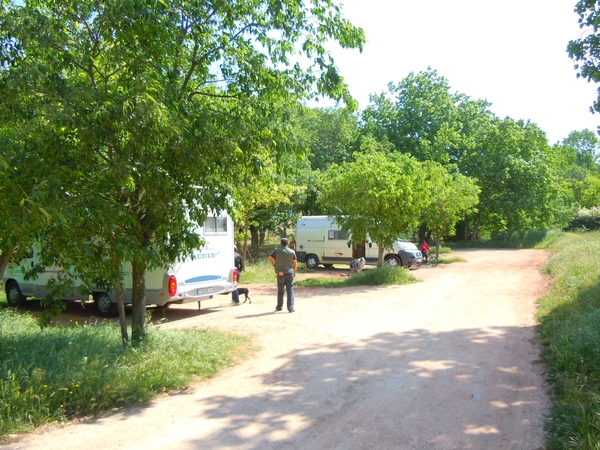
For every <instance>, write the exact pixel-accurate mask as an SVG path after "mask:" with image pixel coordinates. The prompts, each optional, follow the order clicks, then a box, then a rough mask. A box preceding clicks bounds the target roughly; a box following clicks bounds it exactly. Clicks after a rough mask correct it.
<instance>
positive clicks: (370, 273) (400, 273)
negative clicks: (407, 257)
mask: <svg viewBox="0 0 600 450" xmlns="http://www.w3.org/2000/svg"><path fill="white" fill-rule="evenodd" d="M415 281H416V279H415V278H414V277H413V276H412V275H411V274H410V272H409V270H408V269H406V268H403V267H402V268H397V267H389V266H384V267H379V268H377V269H369V270H365V271H363V272H360V273H355V274H353V275H351V276H349V277H334V278H331V277H318V278H309V279H306V280H295V281H294V285H295V286H308V287H321V288H343V287H351V286H385V285H397V284H408V283H414V282H415Z"/></svg>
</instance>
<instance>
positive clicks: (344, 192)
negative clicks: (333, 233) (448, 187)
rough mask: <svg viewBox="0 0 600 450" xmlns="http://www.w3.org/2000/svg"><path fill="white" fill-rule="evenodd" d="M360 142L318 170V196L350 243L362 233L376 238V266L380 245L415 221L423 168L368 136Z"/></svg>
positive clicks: (383, 246)
mask: <svg viewBox="0 0 600 450" xmlns="http://www.w3.org/2000/svg"><path fill="white" fill-rule="evenodd" d="M363 145H364V146H363V149H362V150H363V151H362V153H356V154H355V160H354V161H352V162H347V163H344V164H341V165H337V164H333V165H331V166H330V168H329V169H328V170H327V171H326V172H325V173H324V174H323V179H322V181H321V185H320V187H321V194H320V196H319V202H320V203H321V204H322V205H323V206H324V207H325V208H326V211H327V213H328V215H330V216H332V217H335V220H336V222H337V223H338V224H339V225H340V227H341V228H342V229H343V230H344V231H349V232H350V233H351V235H352V241H353V244H360V243H361V242H362V241H364V240H365V239H366V238H367V236H369V237H370V238H371V239H372V240H373V241H374V242H377V243H378V244H379V259H378V263H377V264H378V267H381V266H382V265H383V255H384V250H385V249H388V248H392V246H393V244H394V242H395V241H396V240H397V239H398V238H399V237H401V236H402V234H403V233H405V232H406V231H407V230H408V229H409V228H411V227H413V226H416V225H417V224H418V223H419V218H420V216H419V213H420V199H421V198H423V183H422V180H423V171H422V170H421V166H420V164H419V162H418V161H417V160H416V159H414V158H413V157H411V156H409V155H404V154H400V153H389V152H383V151H381V146H380V145H378V144H377V142H375V141H373V140H368V141H366V142H365V143H364V144H363Z"/></svg>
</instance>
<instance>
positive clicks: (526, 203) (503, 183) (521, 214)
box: [458, 118, 557, 239]
mask: <svg viewBox="0 0 600 450" xmlns="http://www.w3.org/2000/svg"><path fill="white" fill-rule="evenodd" d="M475 141H476V145H475V146H473V147H472V148H470V149H469V150H468V152H466V153H465V155H463V157H462V158H461V160H460V162H459V164H458V168H459V170H460V172H461V173H462V174H464V175H466V176H468V177H471V178H474V179H476V180H477V185H478V186H479V187H480V189H481V193H480V195H479V206H478V209H477V213H476V214H471V215H470V216H469V217H470V221H469V226H470V227H471V229H472V234H471V239H475V238H476V237H477V236H478V235H479V234H480V232H481V231H485V233H486V234H490V235H496V234H498V233H501V232H503V231H507V230H508V231H513V230H523V229H539V228H543V227H546V226H548V225H549V224H550V223H552V220H553V214H554V212H553V209H552V199H553V198H554V197H555V194H556V192H557V184H556V181H557V180H556V179H555V177H554V176H553V172H552V168H551V164H550V158H549V153H550V149H549V147H548V141H547V139H546V136H545V134H544V132H543V131H541V130H540V129H539V128H538V127H537V126H536V125H535V124H532V123H529V122H527V123H525V122H523V121H514V120H512V119H510V118H506V119H504V120H500V119H497V118H494V119H493V120H492V121H490V122H489V124H488V125H487V126H485V127H484V128H482V129H481V130H480V136H478V137H477V138H476V139H475Z"/></svg>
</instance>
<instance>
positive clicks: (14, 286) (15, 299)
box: [6, 281, 27, 306]
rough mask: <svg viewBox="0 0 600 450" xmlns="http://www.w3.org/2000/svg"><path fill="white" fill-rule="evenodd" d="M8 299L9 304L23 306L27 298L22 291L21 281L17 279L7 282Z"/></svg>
mask: <svg viewBox="0 0 600 450" xmlns="http://www.w3.org/2000/svg"><path fill="white" fill-rule="evenodd" d="M6 300H7V301H8V306H21V305H23V304H24V303H25V301H26V300H27V298H26V297H25V296H24V295H23V293H22V292H21V288H20V287H19V283H17V282H16V281H9V282H8V283H6Z"/></svg>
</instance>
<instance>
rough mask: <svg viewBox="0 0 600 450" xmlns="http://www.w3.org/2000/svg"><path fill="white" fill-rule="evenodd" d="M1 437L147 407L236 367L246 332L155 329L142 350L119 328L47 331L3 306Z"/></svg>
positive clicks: (0, 316)
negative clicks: (127, 343)
mask: <svg viewBox="0 0 600 450" xmlns="http://www.w3.org/2000/svg"><path fill="white" fill-rule="evenodd" d="M0 343H1V345H0V436H1V437H2V439H7V438H8V437H9V436H10V434H13V433H17V432H24V431H28V430H31V429H32V428H35V427H36V426H39V425H41V424H45V423H51V422H56V421H63V420H67V419H69V418H72V417H75V416H86V415H92V414H98V413H101V412H105V411H113V410H117V409H119V408H123V407H125V406H129V405H135V404H143V403H145V402H147V401H148V400H150V399H151V398H152V397H153V396H155V395H156V394H157V393H160V392H165V391H169V390H174V389H181V388H183V387H184V386H186V385H187V384H189V383H190V382H191V381H192V380H193V379H194V377H196V376H197V377H199V378H209V377H212V376H213V375H214V374H215V373H217V372H218V371H219V370H220V369H222V368H224V367H228V366H231V365H233V364H234V362H235V361H236V359H238V358H241V357H243V356H244V353H245V349H247V348H248V345H247V340H246V338H244V337H240V336H236V335H232V334H225V333H219V332H216V331H212V330H161V329H156V328H152V327H148V339H147V340H146V341H145V342H144V343H143V345H141V346H140V347H138V348H128V349H123V347H122V346H121V339H120V331H119V328H118V327H117V326H115V325H112V324H108V323H97V324H90V325H84V326H76V327H73V326H58V327H51V328H46V329H44V330H41V329H40V327H39V325H38V323H37V322H36V320H35V319H34V318H33V317H31V316H29V315H26V314H18V313H16V312H15V310H14V309H11V308H4V309H1V310H0Z"/></svg>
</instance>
